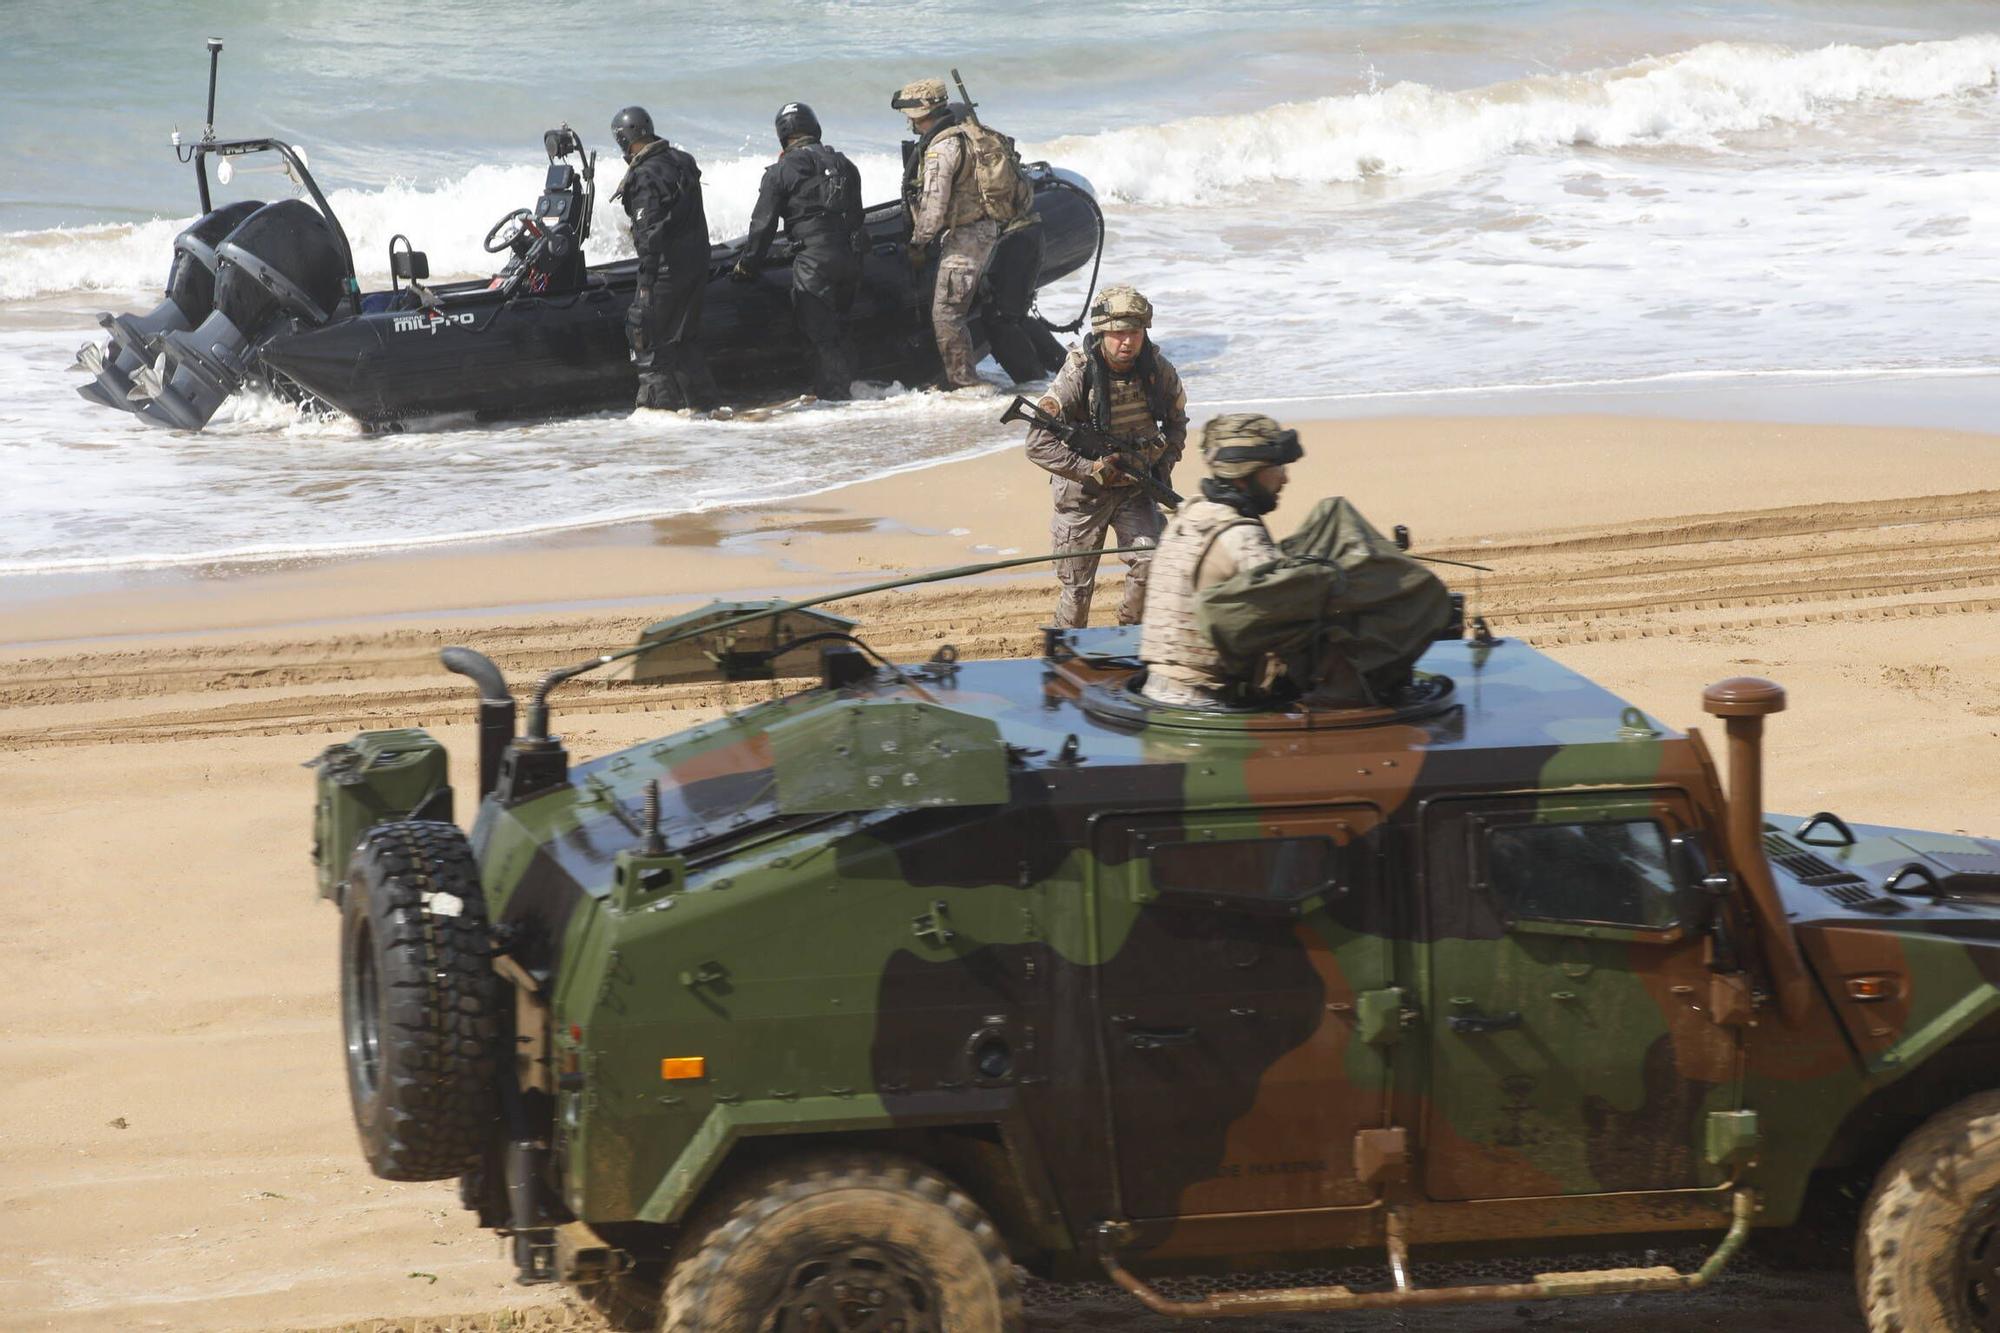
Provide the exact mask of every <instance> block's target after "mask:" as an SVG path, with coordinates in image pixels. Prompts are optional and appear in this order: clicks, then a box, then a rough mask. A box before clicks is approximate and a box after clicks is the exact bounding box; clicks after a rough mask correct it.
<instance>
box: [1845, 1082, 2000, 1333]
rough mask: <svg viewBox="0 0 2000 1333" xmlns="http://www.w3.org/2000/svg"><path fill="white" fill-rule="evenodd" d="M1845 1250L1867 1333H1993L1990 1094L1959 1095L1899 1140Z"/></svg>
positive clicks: (1999, 1157) (1995, 1136) (1997, 1208)
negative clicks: (1851, 1246)
mask: <svg viewBox="0 0 2000 1333" xmlns="http://www.w3.org/2000/svg"><path fill="white" fill-rule="evenodd" d="M1855 1248H1856V1251H1857V1254H1856V1258H1855V1269H1856V1272H1855V1280H1856V1285H1857V1287H1858V1289H1859V1292H1860V1296H1861V1309H1862V1313H1863V1314H1864V1315H1865V1316H1866V1317H1867V1320H1868V1327H1869V1329H1870V1331H1871V1333H1947V1331H1948V1333H1989V1331H2000V1093H1994V1092H1984V1093H1980V1094H1979V1095H1978V1096H1976V1097H1968V1098H1966V1099H1965V1100H1964V1101H1962V1102H1960V1103H1958V1105H1956V1106H1954V1107H1952V1108H1950V1109H1949V1110H1946V1111H1941V1112H1939V1113H1938V1114H1937V1115H1935V1116H1932V1117H1931V1118H1930V1119H1929V1120H1927V1121H1925V1122H1924V1124H1923V1126H1922V1127H1921V1128H1919V1129H1918V1130H1917V1132H1916V1133H1914V1134H1912V1135H1910V1137H1909V1138H1907V1139H1905V1140H1904V1141H1903V1145H1902V1147H1900V1148H1898V1149H1897V1150H1896V1154H1895V1156H1893V1157H1891V1158H1890V1159H1889V1163H1888V1165H1886V1166H1884V1167H1883V1168H1882V1173H1881V1174H1880V1175H1879V1176H1877V1177H1876V1179H1875V1188H1874V1190H1873V1191H1872V1192H1871V1193H1870V1194H1869V1196H1868V1205H1867V1207H1866V1208H1865V1209H1864V1210H1863V1212H1862V1215H1861V1234H1860V1237H1859V1239H1858V1241H1857V1243H1856V1246H1855Z"/></svg>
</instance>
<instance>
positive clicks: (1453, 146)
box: [1038, 35, 2000, 205]
mask: <svg viewBox="0 0 2000 1333" xmlns="http://www.w3.org/2000/svg"><path fill="white" fill-rule="evenodd" d="M1996 81H2000V36H1992V35H1980V36H1974V37H1961V38H1956V39H1953V40H1949V41H1934V42H1909V43H1903V44H1900V45H1895V46H1883V47H1861V46H1845V45H1836V46H1826V47H1821V48H1819V49H1816V50H1810V51H1792V50H1787V49H1786V48H1784V47H1780V46H1767V45H1750V44H1742V43H1732V42H1709V43H1706V44H1704V45H1701V46H1697V47H1694V48H1693V49H1691V50H1688V51H1683V52H1681V53H1679V54H1677V55H1672V56H1665V57H1660V58H1656V59H1651V60H1644V61H1639V62H1637V63H1635V64H1631V65H1625V66H1622V67H1620V68H1617V69H1611V70H1598V71H1594V72H1591V73H1588V74H1575V75H1548V76H1539V77H1536V78H1530V79H1521V80H1516V81H1513V82H1509V83H1500V84H1494V85H1491V86H1489V87H1485V88H1475V89H1470V90H1467V91H1463V92H1446V91H1441V90H1439V89H1436V88H1432V87H1429V86H1427V85H1425V84H1421V83H1397V84H1393V85H1391V86H1390V87H1387V88H1383V89H1380V90H1377V91H1373V92H1367V93H1357V94H1352V95H1347V96H1338V97H1321V98H1316V99H1314V100H1313V101H1309V102H1286V103H1283V104H1280V105H1278V106H1273V107H1269V108H1267V109H1265V110H1263V111H1258V112H1254V113H1251V114H1248V115H1231V116H1204V117H1197V118H1193V119H1188V120H1180V121H1175V122H1173V123H1171V124H1167V125H1159V126H1147V127H1144V128H1135V129H1122V130H1113V131H1108V132H1106V133H1103V134H1096V135H1073V136H1069V137H1066V138H1061V139H1056V140H1054V141H1053V142H1051V143H1048V144H1046V145H1041V146H1040V147H1039V149H1038V151H1040V152H1044V153H1045V154H1046V155H1047V156H1048V157H1049V158H1050V159H1051V160H1052V161H1059V162H1061V163H1062V164H1063V165H1065V166H1068V167H1071V168H1072V169H1074V170H1077V171H1080V172H1082V173H1083V174H1084V175H1086V176H1088V177H1089V178H1090V180H1091V182H1092V183H1093V184H1094V185H1096V186H1097V188H1098V191H1099V193H1100V194H1103V195H1105V196H1107V197H1109V198H1113V199H1122V200H1125V201H1127V202H1133V203H1147V204H1166V205H1185V204H1200V203H1210V202H1215V201H1218V200H1227V199H1231V198H1240V197H1241V194H1242V191H1243V190H1244V189H1245V188H1246V187H1254V186H1257V185H1263V184H1272V183H1291V184H1307V185H1311V184H1331V183H1336V182H1344V181H1357V180H1361V179H1364V178H1366V177H1369V176H1403V175H1413V176H1414V175H1433V174H1449V173H1452V172H1458V171H1464V170H1466V169H1468V168H1472V167H1476V166H1479V165H1480V164H1482V163H1484V162H1488V161H1491V160H1493V159H1495V158H1498V157H1502V156H1504V155H1507V154H1510V153H1521V152H1551V151H1558V150H1561V149H1565V148H1572V147H1580V146H1586V145H1587V146H1592V147H1597V148H1640V147H1656V146H1664V147H1685V148H1709V149H1712V148H1719V147H1723V146H1724V143H1725V139H1726V136H1729V135H1732V134H1741V133H1744V132H1746V131H1751V130H1757V129H1762V128H1766V127H1768V126H1773V125H1805V124H1810V123H1812V122H1814V121H1816V120H1818V119H1820V118H1821V117H1823V116H1825V115H1826V114H1828V113H1830V112H1838V111H1841V110H1843V109H1847V108H1850V107H1853V106H1854V105H1855V104H1857V103H1863V102H1869V101H1876V100H1891V101H1902V102H1921V101H1929V100H1932V99H1936V98H1947V97H1958V96H1962V95H1964V94H1966V93H1970V92H1975V91H1978V90H1982V89H1991V88H1993V87H1994V86H1995V83H1996Z"/></svg>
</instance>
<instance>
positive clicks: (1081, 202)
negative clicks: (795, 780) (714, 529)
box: [257, 177, 1099, 427]
mask: <svg viewBox="0 0 2000 1333" xmlns="http://www.w3.org/2000/svg"><path fill="white" fill-rule="evenodd" d="M1036 212H1037V213H1038V214H1040V216H1041V218H1042V222H1041V233H1042V241H1043V255H1042V260H1041V264H1040V269H1039V276H1038V277H1037V279H1036V282H1035V285H1036V286H1037V287H1040V286H1042V285H1045V284H1047V283H1049V282H1053V281H1055V280H1057V279H1059V278H1061V277H1064V276H1066V275H1068V274H1070V273H1074V272H1076V271H1077V270H1078V269H1080V268H1082V267H1083V266H1084V265H1085V264H1087V263H1089V262H1090V260H1091V258H1092V256H1093V255H1094V254H1095V253H1096V249H1097V246H1098V243H1099V234H1098V220H1097V214H1096V207H1095V203H1094V201H1093V200H1091V199H1090V197H1089V195H1088V194H1087V193H1085V192H1084V191H1083V190H1082V189H1081V188H1079V187H1078V186H1076V185H1074V184H1070V183H1068V182H1064V181H1058V180H1053V179H1051V178H1048V177H1045V178H1044V179H1043V181H1042V183H1041V186H1040V188H1038V189H1037V193H1036ZM902 225H903V224H902V218H901V212H900V209H898V208H897V207H896V206H894V205H886V206H883V207H880V208H877V209H872V210H870V214H869V232H870V237H871V242H872V245H871V249H870V251H869V253H868V254H867V255H866V256H865V257H864V260H863V271H862V282H861V290H860V293H859V295H858V296H857V297H856V299H855V303H854V309H853V312H852V315H851V318H850V329H851V333H852V337H853V339H854V342H855V347H856V351H857V354H858V364H859V378H861V379H864V380H874V381H881V382H889V381H899V382H902V383H904V384H914V383H922V382H925V381H929V380H931V379H933V378H935V377H936V375H937V373H938V370H939V363H938V356H937V350H936V346H935V344H934V342H933V339H932V337H931V333H930V327H929V320H928V307H929V303H930V285H931V280H932V276H933V272H932V270H931V269H926V270H922V271H919V272H916V273H913V272H912V271H911V269H910V268H909V266H908V264H907V263H905V262H904V260H903V257H902V247H901V244H900V239H899V238H900V233H901V229H902ZM1004 244H1006V242H1004V241H1003V245H1004ZM737 250H738V246H735V245H728V246H717V247H716V248H715V250H714V251H713V253H712V255H711V261H710V273H711V275H712V276H711V278H710V281H709V284H708V290H707V292H706V294H705V300H704V305H703V311H702V327H701V339H702V347H703V351H704V352H705V354H706V355H707V358H708V362H709V367H710V369H711V370H712V371H713V373H714V375H715V378H716V382H717V383H718V385H720V387H721V389H722V391H723V394H724V396H725V397H726V398H727V399H728V400H730V401H732V402H739V403H755V402H763V401H775V400H778V399H782V398H789V397H792V396H794V395H797V394H801V393H805V392H807V391H808V390H809V389H810V388H811V384H812V373H811V361H810V348H809V346H808V344H807V343H806V342H805V340H804V339H803V338H802V337H801V336H800V335H799V334H798V332H797V330H796V328H795V327H794V325H793V323H792V319H791V281H792V273H791V265H790V263H789V260H780V261H779V262H776V263H773V264H771V265H769V266H768V267H766V268H765V269H764V270H763V271H762V272H761V273H760V274H759V275H758V277H757V279H756V280H755V281H754V282H749V283H738V282H732V281H729V280H728V279H727V278H726V276H724V275H725V274H726V273H727V271H728V269H729V267H730V266H731V265H732V264H733V263H734V261H735V257H736V253H737ZM636 284H637V265H636V262H635V261H632V260H626V261H623V262H621V263H615V264H607V265H601V266H598V267H595V268H592V269H590V270H589V273H588V277H587V281H586V283H585V286H584V287H583V289H582V290H580V291H574V292H568V293H563V294H559V295H529V296H523V295H516V296H515V297H513V298H512V299H511V300H507V301H505V302H504V303H503V302H502V300H501V298H500V296H499V294H498V293H494V292H487V291H485V290H483V289H481V288H480V287H479V286H478V285H477V284H459V285H455V286H448V287H439V288H438V289H437V292H438V294H439V296H440V297H441V298H442V305H441V307H440V308H439V309H436V310H430V311H424V310H411V309H404V310H380V311H376V312H373V313H368V314H362V315H357V316H352V317H349V318H345V319H339V320H336V321H334V322H332V323H329V324H325V325H321V326H318V327H309V326H306V325H303V324H289V325H287V326H284V327H282V328H281V329H279V330H278V331H276V332H274V333H273V334H272V335H271V336H270V337H268V338H267V339H266V340H265V341H264V342H263V343H262V344H261V346H260V347H259V348H258V349H257V357H258V361H259V363H260V364H261V367H262V368H263V370H264V372H265V378H266V379H267V381H268V382H269V387H271V388H273V389H276V390H277V391H279V392H282V393H287V394H291V395H293V396H300V397H304V396H310V397H311V398H312V399H315V400H317V401H318V403H319V404H321V405H324V406H325V407H330V408H334V409H337V410H339V411H341V412H343V413H346V414H347V415H349V416H351V417H353V418H355V419H356V420H358V421H361V422H363V423H364V424H367V425H370V426H376V427H382V426H392V425H395V424H398V423H403V422H409V421H415V420H420V419H423V418H428V417H436V416H445V415H454V414H467V413H470V414H472V415H474V416H477V417H482V418H495V417H501V418H507V417H532V416H550V415H561V414H564V413H568V412H577V411H590V410H594V409H602V408H609V407H615V406H619V405H629V404H630V403H631V402H632V399H633V395H634V393H635V391H636V388H637V375H636V372H635V371H634V370H633V368H632V365H631V361H630V358H629V356H628V354H627V349H626V343H625V313H626V308H627V307H628V306H629V305H630V304H631V302H632V293H633V290H634V287H635V286H636ZM973 335H974V340H975V342H976V343H977V344H978V346H979V350H980V352H981V354H984V351H985V329H984V327H983V322H982V320H981V319H980V318H977V317H976V318H975V320H974V322H973Z"/></svg>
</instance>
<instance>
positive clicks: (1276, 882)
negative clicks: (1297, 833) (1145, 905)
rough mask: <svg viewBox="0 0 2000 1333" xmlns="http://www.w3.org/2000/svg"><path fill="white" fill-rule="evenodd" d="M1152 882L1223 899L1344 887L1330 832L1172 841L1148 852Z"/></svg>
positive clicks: (1294, 897)
mask: <svg viewBox="0 0 2000 1333" xmlns="http://www.w3.org/2000/svg"><path fill="white" fill-rule="evenodd" d="M1148 860H1149V861H1150V869H1151V871H1152V876H1153V887H1154V888H1155V889H1157V890H1159V891H1160V892H1161V893H1164V894H1173V895H1181V894H1187V895H1192V896H1195V897H1200V898H1208V899H1213V900H1219V901H1224V902H1247V901H1259V900H1261V901H1269V902H1275V903H1297V902H1300V901H1302V900H1303V899H1306V898H1310V897H1313V896H1314V895H1315V894H1324V895H1328V896H1331V895H1333V894H1335V893H1337V892H1338V891H1339V890H1340V887H1341V885H1340V874H1339V870H1340V849H1339V847H1338V846H1336V845H1335V843H1334V841H1333V839H1331V838H1249V839H1243V840H1240V841H1234V842H1170V843H1164V844H1159V845H1156V846H1154V847H1153V848H1152V849H1151V850H1150V851H1149V853H1148Z"/></svg>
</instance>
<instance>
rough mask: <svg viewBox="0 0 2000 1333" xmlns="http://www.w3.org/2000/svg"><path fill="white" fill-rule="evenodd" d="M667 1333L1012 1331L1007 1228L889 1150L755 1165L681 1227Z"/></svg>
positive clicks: (1016, 1287)
mask: <svg viewBox="0 0 2000 1333" xmlns="http://www.w3.org/2000/svg"><path fill="white" fill-rule="evenodd" d="M666 1298H667V1299H666V1304H667V1308H666V1314H665V1317H664V1319H663V1321H662V1322H661V1325H660V1327H661V1329H662V1330H664V1333H751V1331H752V1330H754V1331H755V1333H805V1330H823V1331H824V1333H839V1331H840V1330H849V1329H869V1330H880V1333H1014V1330H1017V1329H1019V1328H1020V1327H1021V1288H1020V1284H1019V1282H1017V1281H1016V1279H1015V1276H1014V1266H1013V1264H1012V1262H1011V1261H1010V1260H1009V1259H1008V1257H1007V1251H1006V1247H1005V1246H1004V1245H1002V1244H1001V1241H1000V1233H999V1232H998V1231H996V1230H995V1229H994V1226H993V1223H992V1221H991V1220H990V1219H988V1218H987V1216H986V1214H985V1213H984V1212H982V1211H981V1210H980V1207H979V1205H978V1204H976V1203H974V1202H973V1201H972V1200H971V1199H969V1198H967V1197H966V1196H965V1195H964V1194H963V1193H961V1192H960V1191H959V1190H958V1189H957V1188H956V1187H954V1186H953V1185H952V1183H951V1182H950V1181H948V1180H946V1179H945V1178H944V1177H943V1176H941V1175H938V1174H937V1173H936V1172H935V1171H932V1170H931V1169H930V1168H929V1167H927V1166H924V1165H923V1164H922V1163H920V1162H917V1161H913V1160H911V1159H909V1158H906V1157H894V1156H890V1155H887V1154H883V1153H830V1154H827V1155H824V1156H818V1157H808V1158H802V1159H799V1160H796V1161H792V1162H788V1163H783V1164H780V1165H779V1166H777V1167H774V1168H771V1169H769V1170H765V1171H761V1172H758V1173H757V1174H756V1175H755V1176H753V1177H751V1178H750V1179H748V1180H745V1181H744V1182H743V1183H742V1184H741V1185H739V1186H738V1187H737V1188H735V1189H733V1190H731V1191H730V1192H728V1193H727V1194H726V1195H724V1196H723V1197H722V1198H720V1199H718V1200H717V1201H716V1203H715V1204H714V1205H713V1206H712V1207H710V1208H709V1209H708V1210H707V1211H706V1212H705V1213H704V1215H703V1216H702V1218H701V1219H700V1220H699V1221H698V1222H696V1224H695V1225H694V1226H693V1227H691V1228H690V1229H689V1231H688V1232H687V1234H686V1235H685V1236H683V1237H682V1239H681V1243H680V1245H679V1246H678V1247H677V1249H676V1251H675V1256H674V1266H673V1269H672V1272H671V1274H670V1275H669V1277H668V1279H667V1291H666Z"/></svg>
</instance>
